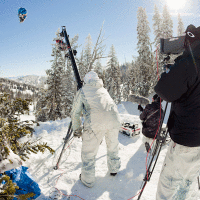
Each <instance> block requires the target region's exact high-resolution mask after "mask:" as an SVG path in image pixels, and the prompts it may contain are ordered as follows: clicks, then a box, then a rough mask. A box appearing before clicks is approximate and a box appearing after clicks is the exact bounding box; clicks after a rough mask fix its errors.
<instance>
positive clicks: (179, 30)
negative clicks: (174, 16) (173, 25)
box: [177, 13, 185, 36]
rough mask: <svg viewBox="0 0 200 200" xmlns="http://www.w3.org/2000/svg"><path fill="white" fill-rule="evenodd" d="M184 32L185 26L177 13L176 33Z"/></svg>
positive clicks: (181, 33) (179, 34)
mask: <svg viewBox="0 0 200 200" xmlns="http://www.w3.org/2000/svg"><path fill="white" fill-rule="evenodd" d="M184 32H185V28H184V24H183V21H182V19H181V15H180V13H179V14H178V27H177V35H178V36H181V35H183V33H184Z"/></svg>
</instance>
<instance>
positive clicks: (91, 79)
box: [84, 70, 103, 87]
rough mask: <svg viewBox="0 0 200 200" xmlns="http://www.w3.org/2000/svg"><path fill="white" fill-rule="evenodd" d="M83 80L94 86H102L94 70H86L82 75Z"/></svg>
mask: <svg viewBox="0 0 200 200" xmlns="http://www.w3.org/2000/svg"><path fill="white" fill-rule="evenodd" d="M84 82H85V84H86V85H90V86H94V87H103V81H102V79H100V78H99V77H98V75H97V73H96V72H94V70H91V71H90V72H88V73H87V74H86V75H85V77H84Z"/></svg>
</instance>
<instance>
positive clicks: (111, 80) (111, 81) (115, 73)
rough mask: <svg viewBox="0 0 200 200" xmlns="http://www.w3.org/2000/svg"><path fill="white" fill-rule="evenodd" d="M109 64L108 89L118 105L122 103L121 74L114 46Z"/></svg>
mask: <svg viewBox="0 0 200 200" xmlns="http://www.w3.org/2000/svg"><path fill="white" fill-rule="evenodd" d="M108 57H109V60H108V62H107V70H106V71H107V73H106V74H107V77H106V87H107V89H108V92H109V94H110V96H111V97H112V98H113V100H114V101H115V103H116V104H118V103H120V102H121V79H120V77H121V74H120V69H119V63H118V60H117V56H116V52H115V48H114V45H112V46H111V48H110V52H109V56H108Z"/></svg>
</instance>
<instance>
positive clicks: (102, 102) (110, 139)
mask: <svg viewBox="0 0 200 200" xmlns="http://www.w3.org/2000/svg"><path fill="white" fill-rule="evenodd" d="M84 83H85V85H84V86H83V87H82V88H81V89H80V90H79V91H78V92H77V94H76V96H75V99H74V103H73V107H72V113H71V119H72V128H73V131H74V136H81V135H82V150H81V159H82V168H81V175H80V180H81V181H82V183H83V184H84V185H86V186H87V187H93V186H94V183H95V157H96V154H97V151H98V148H99V145H100V144H101V142H102V140H103V137H104V136H105V140H106V144H107V165H108V170H109V173H110V175H112V176H115V175H116V174H117V172H118V171H119V168H120V158H119V156H118V144H119V141H118V132H119V127H120V120H119V114H118V111H117V106H116V104H115V103H114V101H113V99H112V98H111V97H110V95H109V93H108V92H107V90H106V89H105V88H104V87H103V81H102V80H101V79H99V77H98V75H97V74H96V73H95V72H94V71H93V70H92V71H90V72H89V73H87V74H86V75H85V78H84ZM82 115H83V119H84V128H83V133H82V128H81V123H82V121H81V116H82Z"/></svg>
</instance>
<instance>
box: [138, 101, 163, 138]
mask: <svg viewBox="0 0 200 200" xmlns="http://www.w3.org/2000/svg"><path fill="white" fill-rule="evenodd" d="M150 115H151V116H150ZM162 115H163V110H162V109H160V102H152V103H151V104H147V105H146V107H145V109H144V110H143V112H142V113H141V114H140V119H141V120H143V121H145V120H146V122H145V123H143V127H142V133H143V134H144V135H145V136H146V137H148V138H154V137H155V134H156V133H157V131H158V128H159V121H160V120H161V117H162Z"/></svg>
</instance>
